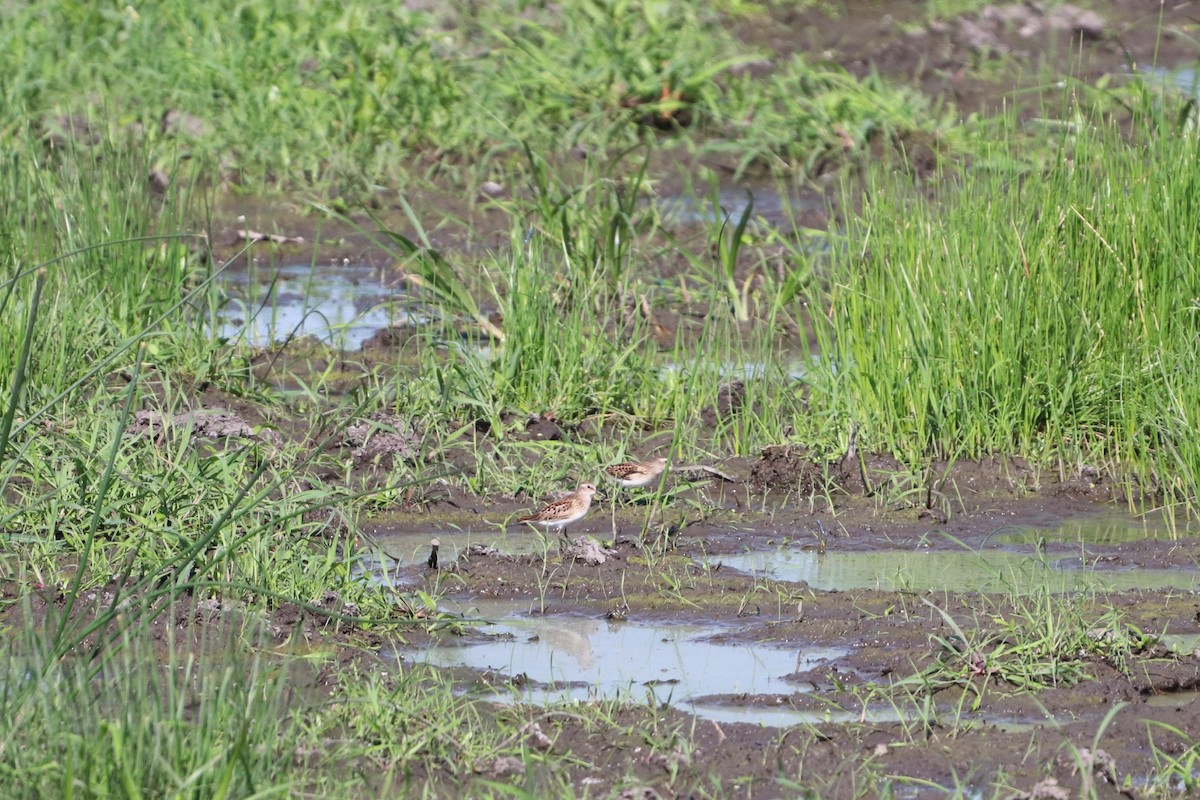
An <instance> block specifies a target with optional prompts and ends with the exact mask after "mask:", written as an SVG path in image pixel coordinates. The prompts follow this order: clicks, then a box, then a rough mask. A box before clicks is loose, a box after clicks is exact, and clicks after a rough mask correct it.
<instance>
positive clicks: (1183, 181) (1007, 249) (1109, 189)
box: [812, 115, 1200, 513]
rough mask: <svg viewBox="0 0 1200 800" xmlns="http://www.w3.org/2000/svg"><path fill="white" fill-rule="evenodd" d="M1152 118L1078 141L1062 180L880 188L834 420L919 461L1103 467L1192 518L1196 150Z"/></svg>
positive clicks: (828, 345)
mask: <svg viewBox="0 0 1200 800" xmlns="http://www.w3.org/2000/svg"><path fill="white" fill-rule="evenodd" d="M1135 122H1136V123H1137V124H1136V125H1135V128H1134V130H1135V133H1134V135H1133V139H1132V141H1131V140H1129V139H1127V138H1125V137H1124V136H1123V135H1122V133H1121V131H1120V130H1118V128H1117V126H1116V125H1114V124H1109V123H1107V122H1100V123H1099V124H1092V125H1081V126H1072V127H1071V128H1068V129H1065V130H1064V131H1063V132H1062V133H1061V134H1060V135H1059V137H1058V141H1057V144H1058V147H1059V153H1060V155H1059V157H1058V158H1057V159H1055V160H1054V161H1052V162H1051V163H1049V164H1047V165H1046V167H1045V169H1043V170H1034V171H1025V170H1019V169H1004V170H992V169H979V170H972V171H968V172H964V173H962V174H961V175H959V176H957V178H956V179H955V180H954V181H952V182H950V183H948V184H947V185H946V186H945V188H944V189H943V190H941V191H938V192H936V193H935V194H934V195H933V197H931V198H926V197H922V196H919V195H915V194H914V193H913V192H911V191H909V190H908V189H906V187H905V186H904V185H903V184H901V183H899V182H895V181H890V180H887V179H879V180H877V181H876V182H874V183H873V184H872V186H871V187H870V189H869V192H868V194H867V196H866V199H865V201H864V208H863V214H862V216H861V217H857V218H854V219H853V220H852V221H851V223H850V227H849V230H848V231H847V233H846V237H845V240H844V241H843V242H842V243H841V244H840V245H839V246H838V247H836V248H834V249H833V250H832V251H831V254H830V258H829V263H828V267H827V269H828V283H827V295H826V296H823V297H821V298H820V303H821V306H822V307H823V308H824V309H826V310H827V314H828V324H824V325H821V326H819V327H818V334H819V337H820V341H821V349H822V352H823V354H824V356H823V359H822V362H821V363H822V364H823V365H824V367H825V368H824V369H822V370H820V372H819V373H818V374H815V375H814V376H813V395H812V403H813V406H814V407H815V409H816V410H817V413H818V414H821V413H828V414H831V415H833V416H835V417H838V418H841V419H845V420H848V421H849V420H854V421H858V422H860V423H861V424H862V426H863V427H862V433H863V437H862V439H860V441H862V442H865V443H866V444H867V447H868V448H870V449H875V450H884V451H890V452H894V453H896V454H897V455H898V456H900V457H901V458H902V459H904V460H905V461H906V462H907V463H911V464H918V463H920V462H921V461H922V460H923V459H955V458H975V457H979V456H982V455H986V454H990V453H1016V454H1019V455H1024V456H1027V457H1030V458H1031V459H1033V460H1035V461H1037V462H1039V463H1043V464H1059V465H1061V466H1062V468H1063V469H1064V471H1067V472H1070V471H1072V470H1074V469H1075V468H1078V467H1080V466H1083V465H1091V466H1096V467H1099V468H1100V469H1101V470H1102V471H1104V472H1107V473H1108V474H1110V475H1118V476H1121V475H1126V476H1128V475H1132V476H1135V477H1134V478H1132V479H1131V480H1133V481H1135V482H1136V483H1137V484H1139V485H1140V487H1141V488H1143V489H1150V490H1152V491H1155V490H1156V491H1159V492H1162V493H1164V496H1163V500H1164V502H1165V504H1166V505H1167V506H1168V507H1170V508H1173V509H1178V510H1179V511H1182V512H1188V513H1191V512H1192V511H1193V510H1194V508H1195V505H1194V502H1195V497H1196V487H1197V478H1198V475H1197V465H1200V451H1197V450H1196V445H1197V441H1196V437H1195V436H1194V435H1193V431H1194V430H1195V426H1196V422H1197V419H1196V416H1195V410H1196V408H1197V407H1198V406H1197V402H1196V401H1197V399H1200V398H1197V397H1196V394H1195V386H1194V382H1193V381H1191V380H1190V378H1189V377H1188V376H1190V375H1191V374H1193V370H1194V369H1195V367H1196V366H1197V364H1196V358H1197V356H1196V352H1197V349H1196V342H1197V336H1198V334H1200V315H1198V314H1197V304H1196V298H1197V297H1198V296H1200V277H1198V276H1200V270H1197V265H1196V263H1195V253H1196V247H1197V233H1196V231H1195V229H1194V226H1191V225H1190V224H1185V223H1184V222H1183V220H1186V219H1189V218H1190V215H1191V214H1193V213H1194V212H1195V211H1196V210H1197V209H1196V207H1195V206H1196V204H1197V203H1198V202H1200V186H1198V185H1197V183H1196V179H1195V174H1194V173H1195V171H1194V170H1192V169H1191V168H1190V166H1189V165H1191V164H1193V163H1195V161H1196V159H1197V156H1198V152H1197V145H1196V140H1195V138H1194V137H1192V136H1190V135H1178V132H1177V131H1175V129H1174V128H1173V126H1172V125H1171V124H1170V123H1167V122H1166V121H1164V120H1163V119H1161V118H1151V117H1149V116H1148V115H1139V116H1138V117H1137V118H1135ZM1005 146H1008V145H1007V143H1006V142H1002V143H1001V144H1000V145H999V147H1005ZM1131 488H1132V487H1131ZM1134 494H1135V495H1136V492H1135V493H1134Z"/></svg>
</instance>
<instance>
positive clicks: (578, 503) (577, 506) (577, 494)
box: [517, 483, 596, 539]
mask: <svg viewBox="0 0 1200 800" xmlns="http://www.w3.org/2000/svg"><path fill="white" fill-rule="evenodd" d="M594 494H596V487H595V486H593V485H592V484H590V483H581V484H579V488H578V489H576V490H575V491H573V492H571V493H570V494H569V495H567V496H566V497H564V498H562V499H561V500H555V501H554V502H553V503H547V504H546V505H545V506H544V507H543V508H542V509H540V510H538V511H535V512H534V513H532V514H530V515H529V516H526V517H517V522H531V523H533V524H535V525H541V526H542V527H543V528H545V529H546V530H547V531H550V530H552V529H557V530H558V532H559V533H560V534H561V535H562V536H563V538H564V539H565V538H566V534H565V533H563V531H564V530H565V529H566V527H567V526H568V525H570V524H571V523H572V522H577V521H579V520H581V519H583V517H584V515H586V514H587V512H588V509H589V508H591V506H592V496H593V495H594Z"/></svg>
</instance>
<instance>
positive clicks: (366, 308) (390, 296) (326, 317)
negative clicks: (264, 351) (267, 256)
mask: <svg viewBox="0 0 1200 800" xmlns="http://www.w3.org/2000/svg"><path fill="white" fill-rule="evenodd" d="M397 281H398V277H397V276H396V275H395V274H392V273H390V272H389V271H387V270H379V269H375V268H372V267H368V266H365V265H362V264H349V265H344V266H330V267H324V266H322V267H313V266H312V265H310V264H288V265H285V266H281V267H279V268H278V269H276V270H266V269H258V270H255V271H253V272H235V273H230V274H229V277H228V278H227V279H226V281H225V287H226V290H227V291H228V292H229V294H230V297H231V300H230V303H229V305H228V306H227V307H226V309H225V310H224V312H223V313H222V314H221V315H220V317H219V319H218V320H217V321H216V324H215V332H216V334H217V335H218V336H224V337H228V338H230V339H234V338H240V339H241V340H242V341H243V342H245V343H247V344H250V345H255V346H261V345H268V344H272V343H275V342H284V341H288V340H290V339H295V338H298V337H301V336H313V337H316V338H317V339H319V340H320V341H322V342H324V343H325V344H328V345H330V346H331V347H337V348H341V349H345V350H357V349H358V348H360V347H361V346H362V343H363V342H364V341H366V340H367V339H368V338H369V337H370V336H371V335H372V334H373V333H375V332H376V331H378V330H379V329H380V328H385V327H387V326H389V325H402V324H410V323H420V322H422V321H424V318H423V317H421V316H419V315H416V314H415V313H414V312H413V311H412V310H411V304H410V303H409V302H408V299H407V298H406V297H405V296H404V294H403V292H401V291H400V290H399V288H398V287H397V285H396V284H397Z"/></svg>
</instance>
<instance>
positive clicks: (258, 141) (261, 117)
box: [0, 0, 946, 197]
mask: <svg viewBox="0 0 1200 800" xmlns="http://www.w3.org/2000/svg"><path fill="white" fill-rule="evenodd" d="M737 13H739V12H738V11H736V10H735V9H728V10H727V11H726V15H733V14H737ZM745 13H751V12H748V11H747V12H745ZM729 19H730V18H729V16H725V17H723V16H721V15H720V14H718V13H716V12H714V11H710V10H701V9H697V8H696V7H694V6H693V5H692V4H688V3H683V2H675V1H672V2H666V3H640V2H629V0H586V1H585V2H580V3H572V4H569V5H567V6H563V7H561V8H559V7H555V8H554V9H553V10H551V9H549V8H544V7H541V6H538V5H536V4H535V5H530V4H527V3H517V2H503V3H488V4H483V5H481V6H478V7H474V8H472V9H469V10H464V11H462V12H460V11H459V10H458V9H457V7H456V6H454V5H453V4H450V5H447V6H445V7H438V8H437V9H436V10H431V11H415V10H409V9H406V8H404V7H402V6H397V5H395V4H391V3H382V2H377V1H376V0H351V1H350V2H346V3H339V2H331V0H305V1H304V2H300V3H294V4H289V5H281V4H278V3H275V2H271V0H250V2H236V3H235V2H230V1H229V0H222V2H219V3H208V4H205V5H204V6H203V7H201V8H196V7H194V6H192V5H189V4H186V3H182V2H178V0H171V2H160V3H151V4H143V5H141V6H136V7H135V6H116V5H113V6H111V7H106V6H96V7H91V6H82V5H79V4H78V3H73V2H69V0H61V1H56V2H54V3H51V4H23V3H18V4H15V5H14V6H13V8H11V9H10V10H9V11H8V12H7V13H6V14H5V15H4V16H3V18H2V19H0V53H3V55H0V74H3V75H5V76H6V77H5V79H4V80H3V81H2V82H0V99H3V100H4V103H3V108H4V109H5V111H4V112H3V113H0V130H3V131H6V132H7V133H9V134H19V133H21V132H23V131H25V130H28V129H32V131H34V132H35V133H36V134H37V135H45V136H47V137H49V138H48V139H47V142H49V143H51V144H54V145H56V146H57V145H60V144H61V142H62V138H63V137H64V136H65V137H67V138H70V136H71V135H72V134H76V135H78V136H79V137H80V139H81V140H82V141H92V140H94V139H98V140H101V141H104V140H108V141H114V142H119V143H122V144H131V145H132V146H134V147H136V148H140V149H142V150H143V151H144V152H145V153H146V154H147V155H148V160H149V162H150V163H151V165H152V166H154V167H158V168H163V169H165V170H166V171H168V172H170V168H171V165H173V164H175V163H176V162H177V159H178V157H179V156H180V155H188V156H193V157H197V158H199V159H201V160H202V161H203V163H204V165H205V176H206V179H211V176H216V177H217V178H218V179H220V180H222V181H228V182H231V183H232V184H234V185H237V186H240V187H245V188H247V189H249V190H250V191H262V190H264V189H266V188H268V187H276V186H280V187H288V188H299V189H305V188H307V187H314V186H315V187H318V191H319V192H320V193H321V194H323V195H325V196H327V197H328V196H333V197H338V196H349V197H363V196H366V195H370V194H373V193H374V192H375V191H376V189H377V188H378V184H380V183H390V184H393V185H396V184H405V183H408V182H409V180H410V179H411V178H412V177H421V176H427V175H434V174H437V175H440V176H442V177H444V178H446V177H448V178H449V179H450V180H451V181H452V182H454V183H457V184H459V185H466V186H468V187H469V188H470V189H471V191H474V190H475V189H476V188H477V187H478V185H479V183H480V182H482V181H483V180H487V179H489V178H499V177H502V176H503V175H504V174H505V173H507V171H508V170H509V169H511V167H512V165H513V164H514V163H516V162H517V161H519V160H520V158H521V156H522V153H523V148H524V146H525V145H531V146H533V148H534V149H535V150H536V151H537V152H538V153H539V154H542V155H543V156H546V157H549V158H551V159H553V160H554V161H556V162H563V160H564V159H565V157H567V156H568V154H569V153H570V152H571V151H572V149H573V148H585V149H587V150H589V151H595V150H620V149H623V148H624V147H627V146H629V145H631V144H634V143H637V142H639V141H654V140H655V139H656V138H657V137H659V136H660V133H659V132H658V129H660V128H661V129H665V130H667V131H669V132H671V133H669V135H671V136H674V137H677V138H678V140H679V141H682V142H686V143H688V146H690V147H702V148H704V149H705V150H706V151H709V152H720V153H732V154H733V156H734V157H735V158H736V159H737V160H738V161H739V162H740V163H741V164H742V165H743V166H746V165H749V164H750V163H752V162H755V161H759V162H762V163H764V164H767V165H769V166H770V168H772V169H779V170H783V171H801V172H802V171H805V170H809V169H811V168H812V167H813V166H814V164H815V163H816V162H817V161H818V160H830V159H832V161H834V162H837V161H839V160H840V158H839V156H838V155H837V153H838V152H839V151H840V149H841V146H842V145H841V142H842V139H843V138H844V137H846V136H849V137H851V138H853V139H854V140H855V141H856V142H857V143H859V144H863V143H865V142H867V141H868V140H869V139H871V138H872V137H873V136H875V134H876V133H877V132H878V133H882V134H883V135H884V136H885V137H892V136H893V135H894V134H896V133H898V132H899V133H901V134H907V133H909V132H917V131H924V132H927V133H932V132H933V131H934V130H935V128H938V129H940V127H941V126H942V125H943V124H944V123H945V122H946V120H945V119H938V120H937V122H936V123H935V124H934V125H931V124H930V122H931V121H930V120H929V119H928V118H927V117H926V116H925V115H926V111H927V106H926V104H925V103H924V102H923V101H922V100H921V99H920V98H917V97H916V96H915V95H913V93H912V92H908V91H905V90H898V89H894V88H892V87H889V86H886V85H885V84H883V83H882V82H881V81H879V80H878V79H876V78H873V79H871V80H870V81H867V82H864V83H859V82H858V81H855V80H853V79H852V78H850V77H849V76H847V75H846V74H845V73H843V72H841V71H840V70H837V69H836V68H829V67H818V66H813V65H809V64H807V63H806V62H805V61H804V60H803V59H801V58H799V57H796V58H795V59H794V60H793V61H792V62H790V63H789V64H787V65H785V67H784V69H783V70H782V71H781V73H780V77H778V78H776V79H772V80H770V81H765V82H764V81H760V80H757V79H752V78H748V77H745V76H743V77H737V76H736V75H735V74H734V73H733V72H731V70H733V69H734V68H736V67H739V66H740V65H743V64H745V63H746V62H748V61H751V60H755V59H759V58H761V57H762V55H763V54H762V53H760V52H758V51H756V50H754V49H752V48H749V47H747V46H746V45H744V44H743V43H741V42H739V41H737V40H736V39H735V38H734V37H733V36H732V35H731V34H730V32H729V30H728V21H729ZM797 92H799V94H797ZM799 97H805V98H812V99H811V101H806V102H805V103H803V104H800V105H797V104H796V100H797V98H799ZM168 114H171V115H172V116H171V117H169V118H168V117H167V115H168Z"/></svg>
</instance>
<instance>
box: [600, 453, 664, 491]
mask: <svg viewBox="0 0 1200 800" xmlns="http://www.w3.org/2000/svg"><path fill="white" fill-rule="evenodd" d="M666 468H667V460H666V459H665V458H655V459H651V460H650V461H625V462H623V463H621V464H613V465H612V466H611V467H605V468H604V474H605V475H606V476H607V477H609V478H611V479H612V480H614V481H616V482H617V483H619V484H621V485H622V486H624V487H625V488H626V489H633V488H636V487H638V486H645V485H646V484H648V483H650V482H652V481H654V480H656V479H657V478H658V476H659V475H662V471H663V470H664V469H666Z"/></svg>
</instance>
